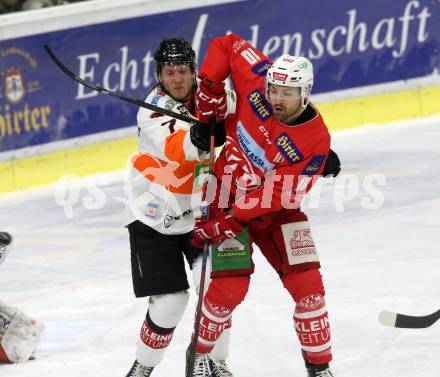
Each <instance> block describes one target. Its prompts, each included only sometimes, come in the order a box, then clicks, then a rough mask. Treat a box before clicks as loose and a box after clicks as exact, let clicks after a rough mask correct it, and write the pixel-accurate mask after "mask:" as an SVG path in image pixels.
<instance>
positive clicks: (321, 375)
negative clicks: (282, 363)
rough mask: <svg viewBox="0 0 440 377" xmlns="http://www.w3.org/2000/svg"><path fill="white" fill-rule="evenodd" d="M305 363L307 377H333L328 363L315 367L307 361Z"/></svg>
mask: <svg viewBox="0 0 440 377" xmlns="http://www.w3.org/2000/svg"><path fill="white" fill-rule="evenodd" d="M305 362H306V368H307V377H335V375H334V374H333V372H332V370H331V369H330V367H329V365H328V363H326V364H322V365H315V364H311V363H309V362H308V361H307V360H306V361H305Z"/></svg>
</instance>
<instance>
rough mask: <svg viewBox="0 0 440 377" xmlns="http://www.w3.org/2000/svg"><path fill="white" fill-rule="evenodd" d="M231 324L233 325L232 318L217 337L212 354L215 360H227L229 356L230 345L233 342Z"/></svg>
mask: <svg viewBox="0 0 440 377" xmlns="http://www.w3.org/2000/svg"><path fill="white" fill-rule="evenodd" d="M231 326H232V318H229V320H228V322H227V323H226V326H225V328H224V330H223V332H222V334H221V335H220V337H219V338H218V339H217V342H216V343H215V346H214V348H213V350H212V351H211V356H212V358H213V359H214V360H217V361H220V360H226V359H227V358H228V356H229V345H230V343H231Z"/></svg>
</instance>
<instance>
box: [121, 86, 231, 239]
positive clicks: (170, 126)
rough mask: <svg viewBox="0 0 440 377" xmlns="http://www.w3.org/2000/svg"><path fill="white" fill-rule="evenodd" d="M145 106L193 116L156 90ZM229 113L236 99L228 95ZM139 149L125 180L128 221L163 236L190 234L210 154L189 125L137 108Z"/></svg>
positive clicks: (161, 91) (157, 87)
mask: <svg viewBox="0 0 440 377" xmlns="http://www.w3.org/2000/svg"><path fill="white" fill-rule="evenodd" d="M145 102H147V103H150V104H152V105H155V106H158V107H162V108H165V109H167V110H170V111H173V112H176V113H179V114H183V115H186V116H189V117H191V116H192V115H191V114H190V112H189V111H188V110H187V109H186V108H185V107H184V106H183V105H182V104H181V103H180V102H177V101H175V100H174V99H173V98H171V97H170V96H169V95H168V94H167V93H166V92H164V91H163V90H161V88H160V86H159V85H158V86H156V87H155V88H153V90H152V91H151V92H150V93H149V94H148V96H147V98H146V99H145ZM228 109H229V112H234V111H235V95H228ZM137 122H138V134H139V151H138V153H136V154H135V155H133V156H132V158H131V162H130V165H129V175H128V179H127V194H128V207H129V210H130V213H131V215H130V221H129V222H132V221H134V220H140V221H142V222H143V223H144V224H145V225H148V226H149V227H151V228H154V229H155V230H156V231H158V232H160V233H162V234H183V233H187V232H190V231H191V230H192V229H193V227H194V223H195V220H194V219H195V214H194V212H196V214H197V215H198V214H199V209H200V203H201V187H202V184H203V181H204V179H205V178H206V173H207V171H208V157H209V156H208V153H206V152H203V151H201V150H199V149H198V148H197V147H195V146H194V145H193V144H192V142H191V138H190V128H191V124H189V123H186V122H183V121H181V120H177V119H175V118H171V117H168V116H164V115H161V114H159V113H156V112H154V111H151V110H148V109H145V108H140V109H139V112H138V115H137Z"/></svg>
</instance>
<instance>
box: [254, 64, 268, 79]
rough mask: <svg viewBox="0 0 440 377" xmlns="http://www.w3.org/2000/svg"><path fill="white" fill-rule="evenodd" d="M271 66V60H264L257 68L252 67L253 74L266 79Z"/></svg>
mask: <svg viewBox="0 0 440 377" xmlns="http://www.w3.org/2000/svg"><path fill="white" fill-rule="evenodd" d="M270 66H271V64H270V63H269V60H263V61H262V62H260V63H258V64H257V65H256V66H254V67H252V72H254V73H255V74H257V75H258V76H263V77H266V73H267V70H268V69H269V68H270Z"/></svg>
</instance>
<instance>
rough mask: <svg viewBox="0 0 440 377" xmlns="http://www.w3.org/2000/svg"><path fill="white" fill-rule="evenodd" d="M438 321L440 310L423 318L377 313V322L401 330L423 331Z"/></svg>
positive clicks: (384, 312) (386, 312)
mask: <svg viewBox="0 0 440 377" xmlns="http://www.w3.org/2000/svg"><path fill="white" fill-rule="evenodd" d="M439 319H440V310H437V311H436V312H434V313H431V314H428V315H425V316H412V315H406V314H400V313H394V312H390V311H387V310H383V311H381V312H380V313H379V322H380V323H381V324H382V325H385V326H389V327H399V328H403V329H424V328H426V327H429V326H431V325H433V324H434V323H435V322H437V321H438V320H439Z"/></svg>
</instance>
